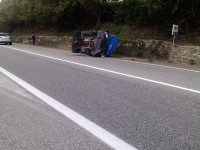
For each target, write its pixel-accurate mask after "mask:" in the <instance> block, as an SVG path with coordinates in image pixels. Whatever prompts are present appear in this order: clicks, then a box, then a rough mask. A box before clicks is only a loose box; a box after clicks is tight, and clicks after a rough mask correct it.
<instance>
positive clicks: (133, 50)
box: [113, 39, 200, 65]
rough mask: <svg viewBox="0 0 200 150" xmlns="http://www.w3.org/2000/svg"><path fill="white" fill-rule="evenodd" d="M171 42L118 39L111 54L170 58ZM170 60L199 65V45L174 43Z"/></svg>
mask: <svg viewBox="0 0 200 150" xmlns="http://www.w3.org/2000/svg"><path fill="white" fill-rule="evenodd" d="M171 52H172V42H167V41H162V40H145V39H138V40H130V39H119V42H118V46H117V48H116V49H115V50H114V51H113V54H116V55H123V56H129V57H139V58H147V59H154V60H171ZM172 61H174V62H179V63H186V64H192V65H200V47H199V46H182V45H176V44H175V45H174V48H173V57H172Z"/></svg>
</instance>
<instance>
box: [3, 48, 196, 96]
mask: <svg viewBox="0 0 200 150" xmlns="http://www.w3.org/2000/svg"><path fill="white" fill-rule="evenodd" d="M4 47H7V46H4ZM7 48H10V49H14V50H17V51H21V52H24V53H28V54H33V55H37V56H41V57H45V58H50V59H54V60H59V61H62V62H67V63H71V64H75V65H79V66H84V67H87V68H92V69H96V70H101V71H105V72H110V73H113V74H118V75H122V76H126V77H131V78H135V79H140V80H144V81H148V82H152V83H156V84H160V85H165V86H169V87H173V88H177V89H181V90H185V91H190V92H194V93H198V94H200V91H198V90H194V89H189V88H185V87H181V86H177V85H173V84H168V83H164V82H160V81H155V80H151V79H147V78H142V77H138V76H133V75H129V74H125V73H120V72H116V71H111V70H107V69H103V68H98V67H94V66H89V65H85V64H80V63H76V62H72V61H68V60H64V59H59V58H54V57H50V56H46V55H41V54H37V53H33V52H28V51H24V50H21V49H17V48H12V47H7Z"/></svg>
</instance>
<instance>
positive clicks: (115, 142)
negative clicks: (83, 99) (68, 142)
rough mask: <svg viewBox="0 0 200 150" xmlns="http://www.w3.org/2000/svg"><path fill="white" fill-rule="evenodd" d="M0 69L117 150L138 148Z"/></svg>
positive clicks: (134, 149) (0, 68) (0, 69)
mask: <svg viewBox="0 0 200 150" xmlns="http://www.w3.org/2000/svg"><path fill="white" fill-rule="evenodd" d="M0 71H1V72H2V73H3V74H5V75H6V76H7V77H9V78H10V79H12V80H13V81H15V82H16V83H18V84H19V85H20V86H22V87H23V88H25V89H26V90H28V91H29V92H30V93H32V94H33V95H35V96H36V97H38V98H39V99H41V100H43V101H44V102H45V103H47V104H48V105H50V106H51V107H53V108H54V109H55V110H57V111H59V112H60V113H61V114H63V115H65V116H66V117H67V118H69V119H71V120H72V121H74V122H75V123H77V124H78V125H79V126H81V127H82V128H84V129H85V130H87V131H89V132H90V133H91V134H93V135H94V136H96V137H97V138H99V139H100V140H101V141H103V142H105V143H106V144H107V145H109V146H110V147H112V148H114V149H116V150H136V148H135V147H133V146H131V145H130V144H128V143H126V142H124V141H123V140H121V139H119V138H118V137H116V136H115V135H113V134H111V133H110V132H108V131H106V130H105V129H103V128H101V127H100V126H98V125H97V124H95V123H93V122H91V121H90V120H88V119H87V118H84V117H83V116H81V115H80V114H78V113H76V112H75V111H73V110H72V109H70V108H68V107H66V106H65V105H63V104H61V103H60V102H58V101H56V100H55V99H53V98H52V97H50V96H48V95H46V94H45V93H43V92H41V91H40V90H38V89H36V88H35V87H33V86H31V85H30V84H28V83H27V82H25V81H23V80H22V79H20V78H18V77H17V76H15V75H13V74H11V73H10V72H8V71H7V70H5V69H3V68H2V67H0Z"/></svg>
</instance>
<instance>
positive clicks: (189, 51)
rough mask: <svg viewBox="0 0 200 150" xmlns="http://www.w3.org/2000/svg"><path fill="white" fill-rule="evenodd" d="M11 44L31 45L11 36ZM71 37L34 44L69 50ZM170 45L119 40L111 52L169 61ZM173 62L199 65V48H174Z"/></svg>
mask: <svg viewBox="0 0 200 150" xmlns="http://www.w3.org/2000/svg"><path fill="white" fill-rule="evenodd" d="M12 39H13V43H24V44H31V43H32V38H31V36H13V37H12ZM71 43H72V37H71V36H36V39H35V44H36V45H44V46H51V47H59V48H65V49H71ZM171 51H172V43H171V42H167V41H161V40H145V39H138V40H131V39H119V43H118V46H117V48H116V49H115V50H114V51H113V53H112V54H114V55H122V56H128V57H138V58H147V59H154V60H170V59H171ZM172 60H173V61H174V62H178V63H186V64H193V65H200V47H199V46H181V45H176V44H175V46H174V51H173V58H172Z"/></svg>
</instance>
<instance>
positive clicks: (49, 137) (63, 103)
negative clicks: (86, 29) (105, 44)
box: [0, 43, 200, 150]
mask: <svg viewBox="0 0 200 150" xmlns="http://www.w3.org/2000/svg"><path fill="white" fill-rule="evenodd" d="M0 72H1V76H0V77H1V93H0V96H1V99H0V103H1V105H0V114H1V116H0V122H1V124H0V146H1V147H0V149H66V150H68V149H69V150H71V149H74V150H77V149H81V150H82V149H122V147H123V148H124V149H166V150H169V149H198V148H199V147H200V134H199V133H200V69H199V68H198V67H189V66H185V65H177V64H156V63H143V62H138V61H127V60H122V59H116V58H98V57H89V56H87V55H84V54H73V53H71V52H70V51H65V50H56V49H52V48H45V47H39V46H31V45H23V44H16V43H13V45H0ZM10 78H11V79H12V80H11V79H10ZM13 80H14V81H13ZM15 82H17V83H15ZM18 84H20V85H18ZM7 86H8V87H7ZM16 91H17V92H16ZM24 94H25V96H24ZM80 120H81V121H80ZM120 146H121V147H120Z"/></svg>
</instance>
